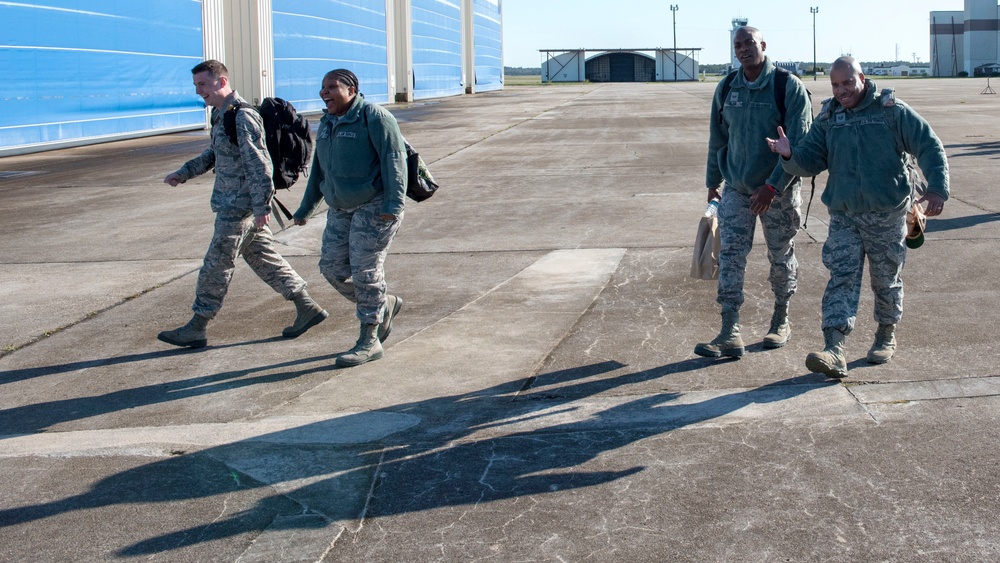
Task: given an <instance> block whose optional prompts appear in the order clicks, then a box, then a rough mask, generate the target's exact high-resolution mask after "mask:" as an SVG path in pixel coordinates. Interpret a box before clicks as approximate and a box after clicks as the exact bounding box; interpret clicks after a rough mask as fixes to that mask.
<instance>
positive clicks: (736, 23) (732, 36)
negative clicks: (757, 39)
mask: <svg viewBox="0 0 1000 563" xmlns="http://www.w3.org/2000/svg"><path fill="white" fill-rule="evenodd" d="M748 21H750V20H748V19H746V18H733V29H732V30H731V31H730V32H729V60H730V68H740V61H738V60H736V51H735V50H734V49H733V41H735V40H736V30H737V29H739V28H741V27H743V26H745V25H746V24H747V22H748Z"/></svg>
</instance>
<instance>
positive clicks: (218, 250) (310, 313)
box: [157, 60, 327, 348]
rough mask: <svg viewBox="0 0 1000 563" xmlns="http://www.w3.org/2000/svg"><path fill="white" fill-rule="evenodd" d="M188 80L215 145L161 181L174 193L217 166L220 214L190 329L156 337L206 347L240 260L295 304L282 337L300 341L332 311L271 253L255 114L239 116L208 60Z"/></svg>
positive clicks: (220, 71)
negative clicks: (205, 109)
mask: <svg viewBox="0 0 1000 563" xmlns="http://www.w3.org/2000/svg"><path fill="white" fill-rule="evenodd" d="M191 74H192V75H193V80H194V85H195V91H196V92H197V93H198V95H199V96H201V97H202V98H203V99H204V100H205V104H206V105H208V106H211V107H212V108H213V109H212V129H211V135H210V136H211V145H210V146H209V147H208V148H207V149H205V152H203V153H201V155H200V156H198V157H196V158H193V159H191V160H189V161H188V162H186V163H185V164H184V166H181V167H180V169H179V170H177V171H176V172H173V173H171V174H169V175H167V177H166V178H164V180H163V181H164V182H165V183H167V184H170V185H171V186H177V185H178V184H183V183H184V182H186V181H188V180H189V179H191V178H193V177H195V176H198V175H201V174H204V173H206V172H208V171H209V170H211V169H212V168H213V167H214V168H215V187H214V188H213V189H212V199H211V205H212V211H214V212H215V213H216V217H215V233H214V235H213V236H212V242H211V243H210V244H209V247H208V252H207V253H206V254H205V261H204V264H203V265H202V267H201V271H200V273H199V274H198V284H197V287H196V289H195V300H194V305H193V306H192V309H193V310H194V316H193V317H192V318H191V320H190V321H189V322H188V323H187V324H186V325H184V326H182V327H180V328H178V329H175V330H168V331H163V332H161V333H160V334H159V335H158V336H157V338H159V339H160V340H162V341H163V342H166V343H168V344H173V345H175V346H188V347H191V348H201V347H204V346H205V345H206V344H207V342H208V340H207V338H206V334H205V329H206V326H207V324H208V321H209V320H211V319H212V318H213V317H214V316H215V315H216V313H218V312H219V309H221V308H222V301H223V299H224V298H225V296H226V291H227V290H228V289H229V282H230V280H231V279H232V277H233V271H234V269H235V268H236V258H237V257H238V256H239V255H240V254H242V255H243V259H244V260H246V263H247V264H248V265H249V266H250V268H251V269H252V270H253V271H254V273H256V274H257V275H258V276H260V278H261V279H262V280H264V282H265V283H267V284H268V285H270V286H271V287H272V288H273V289H274V290H275V291H277V292H278V293H280V294H281V295H282V296H283V297H284V298H285V299H288V300H290V301H293V302H294V303H295V308H296V312H297V313H296V318H295V321H294V322H293V323H292V326H289V327H286V328H285V329H284V330H283V331H282V335H283V336H285V337H287V338H295V337H297V336H299V335H301V334H302V333H304V332H305V331H307V330H309V328H311V327H313V326H315V325H317V324H319V323H320V322H322V321H323V320H324V319H326V317H327V312H326V311H325V310H323V308H322V307H320V306H319V305H317V304H316V302H315V301H313V300H312V298H310V297H309V294H308V293H307V292H306V282H305V281H304V280H303V279H302V278H301V277H299V275H298V274H297V273H295V270H293V269H292V267H291V266H289V265H288V262H286V261H285V259H284V258H282V257H281V255H280V254H278V252H277V251H276V250H275V248H274V239H273V237H272V235H271V229H270V228H269V227H268V223H269V222H270V214H271V197H272V196H273V195H274V185H273V183H272V181H271V173H272V167H271V160H270V157H269V156H268V153H267V147H266V145H265V143H264V133H263V131H264V124H263V121H262V120H261V117H260V114H258V113H257V112H256V111H253V110H248V109H239V106H240V105H241V104H245V103H246V102H245V100H243V98H241V97H240V95H239V94H238V93H237V92H236V91H235V90H233V89H232V87H231V86H230V85H229V72H228V70H227V69H226V67H225V65H223V64H222V63H221V62H219V61H214V60H209V61H205V62H203V63H200V64H198V65H197V66H195V67H194V68H193V69H191ZM226 111H232V112H235V115H234V116H232V117H233V118H234V119H233V123H235V134H236V139H237V143H236V144H234V143H233V142H232V141H231V140H230V136H229V135H228V134H227V132H226V130H225V126H224V116H225V113H226Z"/></svg>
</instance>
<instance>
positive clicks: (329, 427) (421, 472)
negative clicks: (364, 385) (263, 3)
mask: <svg viewBox="0 0 1000 563" xmlns="http://www.w3.org/2000/svg"><path fill="white" fill-rule="evenodd" d="M707 364H708V363H707V362H706V361H705V360H701V359H693V360H685V361H682V362H678V363H676V364H670V365H666V366H661V367H658V368H654V369H650V370H645V371H642V372H638V373H625V374H622V375H617V376H613V377H603V376H604V375H606V374H608V373H610V372H614V371H619V370H622V369H623V368H625V367H627V366H624V365H622V364H620V363H618V362H603V363H599V364H593V365H590V366H583V367H580V368H574V369H569V370H563V371H559V372H553V373H549V374H543V375H540V376H538V377H533V378H526V379H524V380H519V381H512V382H509V383H505V384H501V385H497V386H494V387H490V388H486V389H482V390H479V391H475V392H470V393H463V394H459V395H453V396H449V397H441V398H435V399H430V400H425V401H417V402H412V403H404V404H400V405H395V406H393V407H389V408H386V409H380V410H379V411H375V414H381V415H383V416H404V415H405V416H413V417H417V419H419V424H418V425H416V426H413V427H412V428H410V429H408V430H405V431H403V432H400V433H398V434H395V435H392V436H389V437H388V438H385V439H381V440H376V441H375V442H374V443H367V444H362V445H361V447H357V448H355V449H353V450H351V451H354V452H355V453H352V454H348V455H340V456H339V457H338V458H337V459H339V460H341V461H340V463H341V464H344V466H343V467H319V466H317V464H315V463H313V464H294V463H286V464H284V467H283V472H282V473H281V474H280V476H279V477H277V478H275V479H272V480H271V483H270V484H265V483H261V482H258V481H255V480H253V479H251V478H249V477H248V476H247V475H242V476H239V475H240V474H233V475H234V476H233V477H232V478H219V477H218V474H219V473H220V471H219V470H218V469H219V467H218V466H219V465H221V462H219V461H218V460H226V459H229V458H239V457H240V456H241V455H242V456H246V454H247V451H248V449H250V451H252V449H253V448H260V449H262V450H263V449H268V448H269V451H270V452H271V453H272V454H274V453H275V452H278V454H280V452H282V451H284V452H290V453H292V454H293V455H294V450H295V448H296V447H297V444H301V443H302V442H303V436H316V435H324V434H330V433H336V432H338V431H340V430H343V429H345V428H350V427H357V426H358V425H363V424H366V423H367V421H366V419H365V417H371V416H372V415H373V413H361V414H354V415H348V416H344V417H338V418H334V419H330V420H326V421H322V422H316V423H312V424H307V425H303V426H299V427H296V428H291V429H287V430H282V431H280V432H275V433H271V434H267V435H264V436H260V437H257V438H254V439H253V440H247V441H242V442H237V443H234V444H227V445H224V446H219V447H217V448H211V449H209V450H206V451H203V452H199V453H194V454H190V455H180V456H176V457H172V458H169V459H166V460H162V461H157V462H155V463H150V464H147V465H144V466H141V467H137V468H134V469H130V470H127V471H123V472H121V473H118V474H115V475H112V476H110V477H107V478H105V479H103V480H101V481H99V482H97V483H95V484H94V485H93V486H92V487H91V488H90V490H88V491H87V492H85V493H82V494H80V495H76V496H72V497H69V498H64V499H61V500H57V501H52V502H47V503H40V504H36V505H32V506H25V507H18V508H11V509H7V510H2V511H0V527H6V526H13V525H17V524H22V523H26V522H31V521H35V520H38V519H42V518H46V517H50V516H54V515H58V514H61V513H64V512H69V511H75V510H86V509H91V508H96V507H102V506H110V505H119V504H121V505H124V504H130V503H160V502H163V503H166V502H173V501H184V500H190V499H195V498H204V497H208V496H212V495H220V494H228V493H232V492H235V491H239V490H241V489H243V490H245V489H248V488H260V487H268V486H270V485H272V484H276V483H281V482H284V483H287V482H290V481H293V480H296V479H307V478H315V477H318V476H321V475H329V474H331V473H333V474H335V475H336V476H335V477H328V478H324V479H320V480H318V481H315V480H314V481H313V482H311V483H310V484H308V485H304V486H302V487H299V488H298V489H295V490H293V491H290V492H288V493H287V494H272V495H269V496H267V497H265V498H263V499H261V500H260V501H258V502H257V505H256V507H255V509H254V510H249V511H241V512H239V513H238V514H234V515H232V516H230V517H229V518H226V519H221V520H219V521H214V522H212V523H210V524H199V525H196V526H192V527H190V528H187V529H184V530H177V531H171V532H166V533H164V534H161V535H159V536H156V537H152V538H148V539H146V540H142V541H140V542H137V543H135V544H133V545H131V546H129V547H127V548H125V549H123V550H121V551H120V552H119V553H118V554H117V555H119V556H136V555H149V554H156V553H163V552H169V551H171V550H174V549H178V548H181V547H184V546H186V545H193V544H197V543H202V542H206V541H212V540H215V539H219V538H224V537H230V536H233V535H237V534H241V533H246V532H252V531H260V530H263V529H264V528H266V527H267V526H268V524H269V523H270V522H271V521H272V520H273V517H274V515H275V514H288V515H291V514H294V513H296V512H297V513H299V514H301V513H302V511H303V510H302V507H301V506H299V507H294V506H290V504H291V501H290V500H289V499H295V498H327V499H329V500H328V501H327V502H326V503H325V504H324V505H323V506H322V507H319V508H318V509H317V508H315V507H311V510H312V512H313V513H314V514H315V513H317V512H318V513H320V514H322V516H323V517H324V518H326V519H329V520H330V521H332V520H353V519H356V518H359V517H361V516H368V517H377V516H388V515H394V514H404V513H413V512H419V511H425V510H430V509H434V508H440V507H453V506H463V505H470V504H481V503H488V502H494V501H499V500H504V499H510V498H518V497H525V496H531V495H544V494H550V493H552V492H554V491H559V490H566V489H581V488H587V487H593V486H597V485H602V484H606V483H610V482H613V481H616V480H619V479H622V478H625V477H628V476H630V475H634V474H636V473H638V472H641V471H643V470H644V469H645V468H644V467H642V466H634V467H628V468H624V469H620V470H615V471H585V470H582V469H580V467H581V466H583V465H584V464H586V463H587V462H589V461H591V460H594V459H595V458H597V457H598V456H600V455H601V454H603V453H604V452H608V451H612V450H615V449H618V448H622V447H625V446H627V445H629V444H632V443H634V442H637V441H639V440H643V439H645V438H648V437H651V436H656V435H659V434H663V433H666V432H670V431H672V430H675V429H678V428H682V427H684V426H688V425H692V424H697V423H701V422H705V421H708V420H712V419H715V418H718V417H720V416H723V415H726V414H729V413H732V412H734V411H737V410H739V409H741V408H743V407H745V406H747V405H750V404H753V403H768V402H775V401H782V400H785V399H789V398H792V397H795V396H797V395H800V394H803V393H807V392H810V391H814V390H816V389H820V388H823V387H826V386H830V385H835V384H836V383H835V382H833V381H829V380H826V379H824V378H822V377H821V376H816V375H806V376H799V377H794V378H790V379H786V380H783V381H779V382H776V383H772V384H769V385H765V386H763V387H759V388H756V389H751V390H746V391H739V392H735V393H730V394H727V395H722V396H718V397H713V398H710V399H707V400H704V401H701V402H698V403H693V404H679V403H677V402H676V400H677V399H678V394H676V393H660V394H655V395H648V396H640V397H638V398H632V399H623V398H621V397H618V399H617V400H615V401H610V402H607V401H605V400H603V399H602V398H600V397H595V395H598V394H601V393H605V392H608V391H611V390H615V389H618V388H621V387H624V386H627V385H631V384H636V383H640V382H643V381H649V380H652V379H657V378H662V377H664V376H666V375H669V374H673V373H680V372H684V371H692V370H697V369H701V368H703V367H704V366H706V365H707ZM536 384H541V385H542V388H538V385H536ZM592 397H593V399H591V400H589V401H588V400H585V399H589V398H592ZM602 404H610V405H611V406H607V407H605V408H598V407H596V406H597V405H602ZM587 409H590V410H589V411H588V410H587ZM591 411H592V412H591ZM588 413H589V414H588ZM546 421H550V422H551V424H546ZM305 441H308V440H305ZM265 444H270V445H269V446H265ZM315 447H316V446H313V448H315ZM276 448H277V449H276ZM278 454H276V455H278ZM341 454H343V450H341ZM199 467H201V469H198V468H199ZM206 467H207V468H206ZM212 467H214V474H216V478H214V479H202V478H201V477H202V476H203V475H204V474H206V473H213V470H212ZM223 467H225V468H226V469H229V467H232V464H231V465H230V466H223ZM230 471H231V470H230ZM221 473H223V474H224V475H226V473H225V472H224V471H223V472H221ZM373 475H374V476H375V486H374V489H373V494H372V496H371V498H367V496H366V495H360V496H359V494H358V492H359V490H360V489H359V485H360V484H364V483H367V484H368V485H367V486H365V487H360V488H363V490H364V492H365V493H367V491H368V488H369V487H370V486H371V483H372V478H373V477H372V476H373ZM227 476H228V475H227ZM237 476H239V478H237ZM330 490H342V491H348V492H349V493H351V494H350V495H347V496H353V500H341V499H340V498H334V499H330V498H329V497H330V496H331V495H329V491H330ZM362 496H363V497H364V498H362ZM318 521H321V519H319V520H317V519H311V520H305V521H294V520H293V522H301V523H299V524H291V526H316V525H317V522H318Z"/></svg>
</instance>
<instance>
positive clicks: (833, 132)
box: [782, 80, 949, 213]
mask: <svg viewBox="0 0 1000 563" xmlns="http://www.w3.org/2000/svg"><path fill="white" fill-rule="evenodd" d="M865 82H866V84H865V88H866V89H865V95H864V98H863V99H862V101H861V103H859V104H858V105H857V107H855V108H853V109H844V107H843V106H841V105H840V103H839V102H838V101H837V100H835V99H833V98H830V99H828V100H826V101H824V102H823V109H822V110H820V113H819V115H818V116H816V122H815V123H814V124H813V127H812V129H811V130H810V131H809V134H808V135H806V137H805V139H803V140H802V142H800V143H798V144H793V145H792V146H793V148H792V157H791V159H790V160H785V159H782V166H784V167H785V170H787V171H789V172H791V173H792V174H800V175H803V176H812V175H815V174H818V173H819V172H822V171H823V170H829V172H830V177H829V178H828V179H827V182H826V189H825V190H823V203H825V204H826V206H827V207H829V208H830V210H831V211H839V212H853V213H864V212H872V211H876V212H877V211H891V210H895V209H899V208H901V207H902V206H903V205H905V204H906V203H907V201H908V198H909V197H910V182H909V178H908V174H907V171H906V165H905V159H906V155H905V154H904V152H905V153H909V154H912V155H913V156H915V157H916V158H917V165H918V166H919V167H920V170H921V172H923V174H924V177H925V178H926V179H927V190H928V191H931V192H934V193H936V194H938V195H939V196H941V197H943V198H944V199H948V193H949V191H948V160H947V157H946V156H945V152H944V146H943V145H942V144H941V140H940V139H938V137H937V135H935V134H934V131H933V130H932V129H931V126H930V125H929V124H928V123H927V121H925V120H924V118H922V117H920V115H919V114H917V112H915V111H913V109H912V108H910V107H909V106H908V105H906V104H904V103H903V102H901V101H899V100H896V99H895V97H894V96H892V95H891V93H890V94H886V95H879V94H878V89H877V88H876V86H875V83H874V82H873V81H871V80H866V81H865ZM893 121H894V123H893Z"/></svg>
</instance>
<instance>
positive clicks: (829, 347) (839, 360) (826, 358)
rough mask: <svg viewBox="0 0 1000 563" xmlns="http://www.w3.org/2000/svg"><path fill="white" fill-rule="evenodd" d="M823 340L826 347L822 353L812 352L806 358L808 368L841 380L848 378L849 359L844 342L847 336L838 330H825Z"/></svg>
mask: <svg viewBox="0 0 1000 563" xmlns="http://www.w3.org/2000/svg"><path fill="white" fill-rule="evenodd" d="M823 340H825V341H826V346H825V347H824V348H823V351H822V352H810V353H809V355H808V356H806V368H807V369H808V370H809V371H811V372H813V373H822V374H825V375H826V376H827V377H833V378H836V379H840V378H842V377H847V359H846V358H845V357H844V341H845V340H847V335H845V334H844V333H843V332H841V331H840V329H837V328H833V327H830V328H824V329H823Z"/></svg>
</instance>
